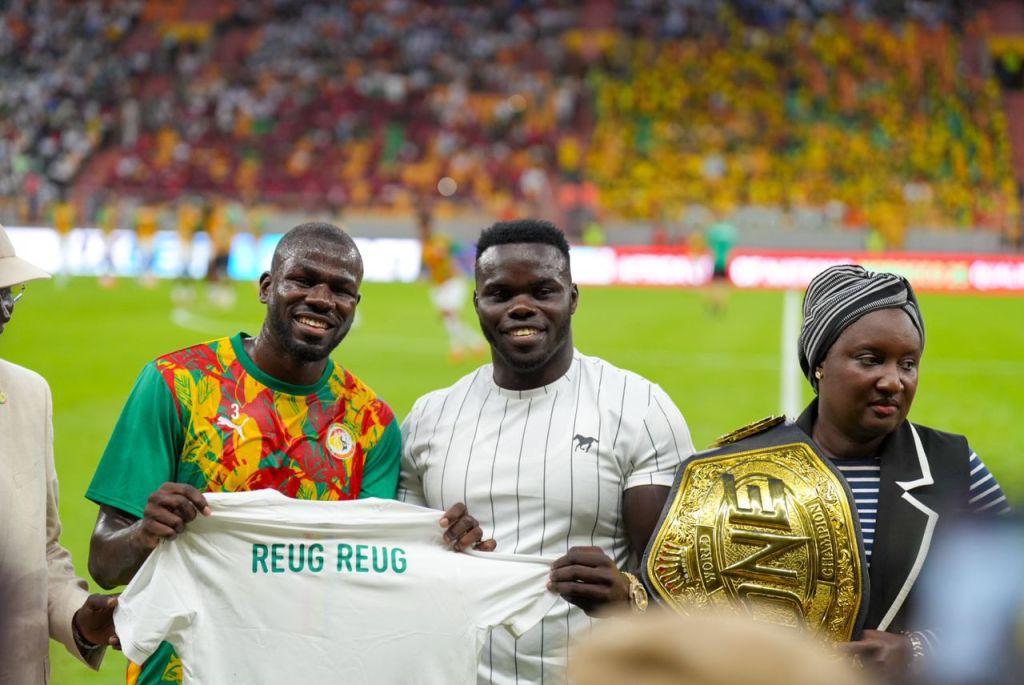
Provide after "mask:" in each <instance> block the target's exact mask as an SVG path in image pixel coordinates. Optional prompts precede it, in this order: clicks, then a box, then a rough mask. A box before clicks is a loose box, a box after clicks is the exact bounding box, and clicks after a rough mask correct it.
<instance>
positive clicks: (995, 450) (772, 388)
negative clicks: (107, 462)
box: [0, 279, 1024, 685]
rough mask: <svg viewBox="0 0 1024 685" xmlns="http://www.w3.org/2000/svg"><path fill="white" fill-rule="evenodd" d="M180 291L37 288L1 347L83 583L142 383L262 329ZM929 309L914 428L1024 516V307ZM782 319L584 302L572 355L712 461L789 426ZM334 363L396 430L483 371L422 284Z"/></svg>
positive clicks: (380, 314)
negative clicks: (604, 362) (734, 437)
mask: <svg viewBox="0 0 1024 685" xmlns="http://www.w3.org/2000/svg"><path fill="white" fill-rule="evenodd" d="M170 288H171V284H170V283H162V284H161V285H160V286H159V287H158V288H157V289H155V290H144V289H142V288H141V287H140V286H139V285H137V284H136V283H135V282H134V281H129V280H122V281H119V282H118V284H117V286H116V287H115V288H114V289H112V290H103V289H101V288H100V287H99V285H98V284H97V282H96V281H95V280H92V279H74V280H72V281H71V282H69V283H67V284H65V285H64V286H63V287H59V286H58V285H57V284H56V283H54V282H44V283H33V284H31V285H30V287H29V292H28V294H27V297H26V298H25V299H24V300H23V302H22V303H20V304H19V305H18V309H17V312H16V314H15V318H14V320H13V321H12V323H11V325H10V326H9V327H8V329H7V331H6V332H5V333H4V334H3V337H2V338H0V355H2V356H3V357H4V358H5V359H8V360H10V361H13V362H15V363H19V364H22V365H25V366H28V367H30V368H33V369H35V370H36V371H39V372H40V373H42V374H43V375H44V376H45V377H46V378H47V379H48V380H49V382H50V384H51V386H52V388H53V393H54V403H55V429H56V430H55V435H56V438H55V439H56V455H57V456H56V459H57V472H58V474H59V476H60V481H61V496H62V499H61V511H62V514H63V522H64V534H63V541H64V543H65V545H66V546H67V547H68V548H69V549H70V550H71V551H72V553H73V555H74V558H75V562H76V566H77V568H78V570H79V572H80V573H82V574H83V575H85V574H86V573H87V571H86V554H87V550H88V541H89V534H90V532H91V530H92V526H93V523H94V521H95V517H96V506H95V505H93V504H92V503H91V502H88V501H87V500H86V499H85V498H84V492H85V489H86V486H87V485H88V482H89V479H90V477H91V475H92V472H93V469H94V468H95V465H96V462H97V460H98V459H99V456H100V453H101V451H102V450H103V447H104V445H105V443H106V440H107V437H108V435H109V433H110V430H111V427H112V426H113V424H114V421H115V419H116V418H117V414H118V412H119V410H120V407H121V405H122V403H123V401H124V398H125V397H126V395H127V393H128V390H129V389H130V387H131V384H132V382H133V380H134V378H135V375H136V374H137V373H138V371H139V369H140V368H141V367H142V365H143V364H145V363H146V362H147V361H148V360H150V359H151V358H152V357H154V356H156V355H157V354H160V353H163V352H167V351H170V350H174V349H177V348H179V347H183V346H186V345H189V344H191V343H195V342H198V341H201V340H205V339H209V338H212V337H217V336H218V335H222V334H228V333H232V332H235V331H237V330H239V329H241V330H245V331H247V332H249V333H255V332H257V329H258V327H259V324H260V322H261V321H262V317H263V310H262V307H261V305H260V304H259V303H258V301H257V300H256V293H255V287H254V285H253V284H250V283H244V284H237V286H236V288H237V292H238V305H237V306H236V307H235V308H234V309H233V310H231V311H229V312H223V311H219V310H215V309H213V308H210V307H208V306H205V305H202V304H199V305H196V306H195V307H193V309H192V313H190V314H188V315H186V316H184V317H183V316H181V315H180V314H179V315H178V316H174V315H173V314H172V309H173V307H172V305H171V298H170ZM921 302H922V308H923V311H924V317H925V322H926V326H927V331H928V344H927V347H926V351H925V356H924V361H923V364H922V370H921V374H922V375H921V384H920V386H919V390H918V395H917V400H916V402H915V404H914V408H913V412H912V417H913V418H914V419H915V420H916V421H919V422H921V423H924V424H927V425H931V426H934V427H937V428H942V429H945V430H950V431H955V432H960V433H964V434H966V435H967V436H968V437H969V438H970V440H971V444H972V446H973V447H974V448H975V449H976V450H977V451H978V453H979V454H980V455H981V456H982V458H983V459H984V460H985V461H986V462H987V463H988V465H989V466H990V467H991V468H992V470H993V471H994V472H995V473H996V475H997V477H998V478H999V480H1000V481H1001V482H1002V484H1003V486H1004V488H1005V489H1006V490H1007V493H1008V494H1009V496H1010V498H1011V499H1012V500H1014V501H1016V502H1017V503H1020V502H1021V500H1024V460H1021V459H1020V458H1019V457H1020V455H1022V454H1024V428H1022V425H1024V422H1022V420H1021V417H1022V416H1024V392H1022V388H1024V324H1022V322H1024V298H1012V297H974V296H966V295H936V294H925V295H924V296H923V297H922V298H921ZM782 308H783V297H782V295H781V294H780V293H777V292H739V291H734V292H733V293H732V294H731V297H730V301H729V304H728V308H727V310H726V312H725V313H724V314H722V315H720V316H710V315H709V314H707V312H706V311H705V307H704V301H703V297H702V293H700V292H699V291H690V290H670V289H642V288H634V289H618V288H584V289H583V291H582V293H581V296H580V306H579V310H578V312H577V314H576V317H575V324H574V330H575V344H576V346H577V347H578V348H579V349H580V350H581V351H583V352H585V353H587V354H593V355H597V356H601V357H604V358H605V359H608V360H609V361H611V362H613V363H615V364H618V365H620V366H624V367H626V368H629V369H632V370H634V371H636V372H638V373H640V374H643V375H645V376H647V377H648V378H650V379H652V380H654V381H656V382H658V383H660V384H661V385H662V386H663V387H664V388H665V390H666V391H667V392H668V393H669V395H670V396H671V397H672V398H673V399H674V400H675V401H676V403H677V404H678V405H679V407H680V409H681V410H682V412H683V415H684V416H685V417H686V419H687V421H688V423H689V425H690V429H691V431H692V433H693V438H694V442H695V444H696V445H697V446H698V448H703V447H705V446H707V445H708V443H709V442H710V441H711V440H713V439H714V438H715V437H716V436H718V435H720V434H722V433H725V432H727V431H729V430H731V429H732V428H734V427H736V426H739V425H741V424H744V423H746V422H749V421H752V420H754V419H758V418H761V417H763V416H766V415H768V414H773V413H778V412H779V410H780V408H779V383H780V378H779V375H780V374H779V371H778V367H779V358H780V347H781V339H782V336H781V331H780V320H781V316H782ZM790 353H791V354H795V351H791V352H790ZM336 359H337V360H338V361H339V362H341V363H343V364H345V365H346V366H347V367H348V368H350V369H352V370H353V371H354V372H355V373H356V374H357V375H359V376H360V377H362V378H363V379H364V380H365V381H367V382H368V383H369V384H370V385H371V386H372V387H374V388H375V389H376V390H377V391H378V392H379V393H380V394H381V395H383V396H384V397H385V398H386V399H387V400H388V401H389V402H390V403H391V405H392V406H393V407H394V409H395V411H396V412H397V414H398V415H399V417H403V416H404V415H405V414H406V413H407V412H408V410H409V408H410V407H411V406H412V402H413V401H414V400H415V399H416V397H418V396H419V395H421V394H422V393H424V392H426V391H428V390H431V389H434V388H437V387H441V386H444V385H448V384H449V383H451V382H452V381H454V380H455V379H456V378H458V377H459V376H460V375H462V374H464V373H467V372H468V371H470V370H471V369H472V368H473V366H474V363H473V362H466V363H464V364H459V365H453V364H450V363H449V362H448V361H447V360H446V344H445V338H444V332H443V329H442V328H441V324H440V321H439V320H438V319H437V317H436V314H435V313H434V311H433V309H432V308H431V306H430V305H429V302H428V298H427V293H426V287H425V286H423V285H419V284H417V285H380V284H367V285H366V286H365V287H364V291H363V301H362V304H361V305H360V307H359V321H358V325H357V327H356V328H355V329H354V330H353V331H352V333H351V334H350V336H349V339H348V340H346V341H345V342H344V343H342V345H341V347H340V348H339V349H338V351H337V353H336ZM803 387H804V390H803V392H804V397H805V399H809V398H810V390H809V388H808V387H807V386H806V383H804V384H803ZM53 654H54V666H53V675H54V677H53V681H54V682H56V683H61V684H62V685H80V684H85V683H109V684H114V683H122V682H124V676H123V674H124V663H125V662H124V659H123V657H121V655H119V654H116V653H110V654H109V655H108V656H107V659H106V664H105V665H104V667H103V669H102V671H101V672H100V673H98V674H94V673H92V672H89V671H88V670H87V669H86V668H85V667H84V666H81V665H80V664H78V663H77V662H75V660H74V659H72V658H71V657H70V656H69V655H67V654H66V653H65V652H64V650H63V649H57V648H55V649H54V650H53Z"/></svg>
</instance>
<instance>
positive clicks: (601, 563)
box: [548, 547, 629, 616]
mask: <svg viewBox="0 0 1024 685" xmlns="http://www.w3.org/2000/svg"><path fill="white" fill-rule="evenodd" d="M550 578H551V580H550V582H549V583H548V589H549V590H551V591H552V592H557V593H558V594H560V595H561V596H562V598H563V599H565V601H567V602H570V603H571V604H575V605H576V606H578V607H579V608H581V609H583V611H585V612H587V614H588V615H590V616H594V615H598V614H599V613H600V612H601V610H602V609H605V608H611V607H615V606H620V605H622V604H623V603H625V602H627V601H628V600H629V580H628V579H627V578H626V576H625V575H623V573H622V572H621V571H619V569H618V568H617V567H616V566H615V562H614V561H613V560H612V559H611V557H609V556H608V555H607V554H605V553H604V552H603V551H602V550H601V548H600V547H570V548H569V551H568V553H566V554H565V555H564V556H562V557H559V558H558V559H556V560H555V562H554V563H553V564H551V576H550Z"/></svg>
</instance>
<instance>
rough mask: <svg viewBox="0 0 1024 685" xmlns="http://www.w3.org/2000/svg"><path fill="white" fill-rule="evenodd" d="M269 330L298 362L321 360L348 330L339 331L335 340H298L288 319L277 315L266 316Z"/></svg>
mask: <svg viewBox="0 0 1024 685" xmlns="http://www.w3.org/2000/svg"><path fill="white" fill-rule="evenodd" d="M268 323H269V325H270V332H271V333H272V334H273V336H274V337H275V338H276V339H277V340H278V342H280V344H281V346H282V347H283V348H284V349H285V351H286V352H287V353H288V355H289V356H291V357H292V358H293V359H295V360H296V361H299V362H321V361H323V360H325V359H327V357H329V356H330V354H331V352H333V351H334V348H335V347H337V346H338V344H339V343H340V342H341V339H342V338H344V337H345V333H347V332H348V329H347V328H344V329H342V330H341V331H340V335H339V337H338V339H337V340H334V341H331V342H326V341H325V342H322V343H319V344H312V343H307V342H304V341H302V340H299V339H298V338H296V337H295V335H294V333H292V330H291V326H290V325H289V321H288V320H286V319H283V318H279V317H268Z"/></svg>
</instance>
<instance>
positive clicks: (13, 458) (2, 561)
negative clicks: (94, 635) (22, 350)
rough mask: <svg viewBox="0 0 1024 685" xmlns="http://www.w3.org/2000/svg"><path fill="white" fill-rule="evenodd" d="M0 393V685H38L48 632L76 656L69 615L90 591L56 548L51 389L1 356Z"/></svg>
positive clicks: (94, 661) (45, 676)
mask: <svg viewBox="0 0 1024 685" xmlns="http://www.w3.org/2000/svg"><path fill="white" fill-rule="evenodd" d="M0 395H2V396H0V400H2V402H0V645H2V647H0V685H41V684H42V683H46V682H48V681H49V671H50V668H49V642H48V640H47V635H49V637H52V638H53V639H55V640H58V641H59V642H62V643H63V644H64V645H65V646H66V647H67V648H68V650H69V651H70V652H71V653H72V654H74V655H75V656H77V657H78V658H80V659H81V658H82V657H81V655H80V654H79V652H78V648H77V647H76V646H75V641H74V638H73V637H72V634H71V618H72V616H74V613H75V611H76V610H77V609H78V608H79V607H81V606H82V604H83V603H84V602H85V599H86V597H88V596H89V593H88V590H87V585H86V583H85V581H84V580H82V579H81V578H79V577H78V576H76V575H75V570H74V568H73V567H72V565H71V555H70V554H68V551H67V550H66V549H64V548H63V547H61V545H60V517H59V514H58V511H57V474H56V473H55V470H54V465H53V420H52V418H53V406H52V402H51V399H50V388H49V386H47V384H46V381H45V380H43V378H42V377H41V376H40V375H39V374H36V373H34V372H32V371H29V370H28V369H24V368H22V367H20V366H15V365H14V364H10V363H8V362H6V361H4V360H2V359H0ZM103 652H104V650H103V649H98V650H96V651H95V652H93V653H92V654H90V658H89V662H88V663H89V665H90V666H91V667H93V668H97V667H98V666H99V662H100V661H101V660H102V658H103Z"/></svg>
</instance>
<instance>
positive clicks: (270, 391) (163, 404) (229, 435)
mask: <svg viewBox="0 0 1024 685" xmlns="http://www.w3.org/2000/svg"><path fill="white" fill-rule="evenodd" d="M243 337H244V334H242V333H239V334H237V335H235V336H233V337H230V338H220V339H218V340H213V341H210V342H207V343H203V344H200V345H195V346H193V347H189V348H186V349H183V350H179V351H177V352H172V353H170V354H167V355H164V356H162V357H160V358H158V359H156V360H155V361H153V362H151V363H150V364H147V365H146V366H145V367H144V368H143V370H142V373H140V374H139V378H138V380H137V381H136V382H135V387H134V388H132V391H131V395H130V396H129V398H128V401H127V403H126V404H125V407H124V410H123V411H122V413H121V417H120V418H119V419H118V422H117V425H116V426H115V427H114V432H113V435H112V436H111V438H110V442H109V443H108V444H107V448H106V450H105V451H104V453H103V457H102V458H101V459H100V464H99V466H98V467H97V469H96V474H95V475H94V476H93V480H92V483H91V484H90V485H89V489H88V491H87V492H86V497H88V498H89V499H91V500H92V501H94V502H96V503H97V504H101V505H107V506H111V507H115V508H117V509H120V510H122V511H125V512H128V513H129V514H132V515H133V516H138V517H140V518H141V517H142V514H143V510H144V509H145V506H146V502H147V500H148V499H149V495H150V494H151V493H152V492H154V491H155V490H157V489H158V488H159V487H160V486H161V485H162V484H163V483H165V482H168V481H174V482H179V483H189V484H190V485H193V486H195V487H196V488H197V489H199V490H200V491H204V492H237V491H245V490H261V489H268V488H269V489H274V490H278V491H279V492H281V493H283V494H285V495H288V496H289V497H296V498H299V499H316V500H344V499H355V498H357V497H382V498H388V499H393V498H394V496H395V489H396V487H397V484H398V469H399V462H400V459H401V433H400V431H399V428H398V424H397V422H396V421H395V416H394V413H393V412H392V411H391V408H390V407H389V406H388V405H387V404H386V403H385V402H384V401H383V400H381V399H380V398H379V397H377V395H376V393H374V392H373V390H371V389H370V388H369V387H367V386H366V385H364V384H363V382H362V381H360V380H359V379H358V378H356V377H355V376H354V375H352V374H351V373H349V372H348V371H346V370H345V369H343V368H341V367H339V366H337V365H335V364H334V363H333V362H331V361H330V360H328V363H327V368H326V369H325V370H324V374H323V376H322V377H321V378H320V380H319V381H317V382H316V383H314V384H313V385H308V386H298V385H291V384H288V383H284V382H282V381H279V380H277V379H275V378H273V377H271V376H269V375H267V374H266V373H264V372H263V371H261V370H260V369H259V368H258V367H257V366H256V364H255V363H254V362H253V361H252V359H251V358H250V357H249V355H248V354H247V353H246V352H245V348H244V346H243V344H242V339H243ZM128 682H129V683H130V684H132V683H138V685H151V684H156V683H166V682H171V683H180V682H181V668H180V662H179V661H178V659H177V657H176V656H175V655H174V653H173V650H171V649H170V646H169V645H166V644H165V645H164V646H163V647H161V649H160V650H159V651H158V652H157V653H156V654H154V655H153V657H151V658H150V659H149V660H148V661H147V662H146V664H145V665H143V666H142V667H141V668H140V667H138V666H135V665H131V666H130V667H129V669H128Z"/></svg>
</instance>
